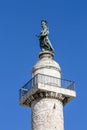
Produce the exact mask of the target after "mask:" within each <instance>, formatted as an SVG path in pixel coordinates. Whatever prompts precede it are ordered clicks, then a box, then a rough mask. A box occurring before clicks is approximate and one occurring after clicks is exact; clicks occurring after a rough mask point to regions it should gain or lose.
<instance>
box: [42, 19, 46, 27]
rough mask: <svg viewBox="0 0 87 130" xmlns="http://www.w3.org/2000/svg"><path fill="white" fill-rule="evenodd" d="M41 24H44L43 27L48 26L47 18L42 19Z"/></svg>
mask: <svg viewBox="0 0 87 130" xmlns="http://www.w3.org/2000/svg"><path fill="white" fill-rule="evenodd" d="M41 26H42V28H45V27H47V21H46V20H41Z"/></svg>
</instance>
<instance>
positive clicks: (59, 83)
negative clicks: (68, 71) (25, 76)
mask: <svg viewBox="0 0 87 130" xmlns="http://www.w3.org/2000/svg"><path fill="white" fill-rule="evenodd" d="M38 83H41V84H43V85H50V86H55V87H61V88H65V89H69V90H75V86H74V84H75V83H74V81H70V80H65V79H60V78H57V77H53V76H49V75H44V74H36V75H35V76H34V77H33V78H32V79H31V80H30V81H28V82H27V83H26V84H25V85H24V86H23V87H22V88H21V89H20V90H19V96H20V97H19V98H21V97H22V96H24V95H25V94H26V93H27V91H28V90H30V89H31V87H35V86H36V85H37V84H38Z"/></svg>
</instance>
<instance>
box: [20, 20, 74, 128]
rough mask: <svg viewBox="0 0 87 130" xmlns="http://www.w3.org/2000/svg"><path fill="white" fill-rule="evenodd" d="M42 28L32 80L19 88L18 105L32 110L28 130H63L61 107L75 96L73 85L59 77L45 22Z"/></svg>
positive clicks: (58, 69) (59, 73)
mask: <svg viewBox="0 0 87 130" xmlns="http://www.w3.org/2000/svg"><path fill="white" fill-rule="evenodd" d="M41 27H42V29H41V32H40V35H39V36H37V37H38V38H39V42H40V48H41V52H40V53H39V60H38V61H37V63H36V64H35V65H34V66H33V69H32V79H31V80H30V81H28V82H27V83H26V84H25V85H24V86H23V87H22V88H21V89H20V99H19V103H20V105H23V106H27V107H31V109H32V116H31V118H32V128H31V130H64V116H63V107H64V106H65V105H66V104H67V103H68V102H69V101H71V100H72V99H73V98H74V97H76V92H75V90H74V82H73V81H69V80H64V79H62V78H61V68H60V66H59V64H58V63H57V62H56V61H55V60H54V49H53V47H52V44H51V42H50V40H49V38H48V34H49V30H48V26H47V21H46V20H42V21H41Z"/></svg>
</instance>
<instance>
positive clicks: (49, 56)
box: [39, 51, 54, 59]
mask: <svg viewBox="0 0 87 130" xmlns="http://www.w3.org/2000/svg"><path fill="white" fill-rule="evenodd" d="M46 57H47V58H51V59H53V58H54V53H52V52H49V51H44V52H41V53H40V54H39V58H40V59H42V58H46Z"/></svg>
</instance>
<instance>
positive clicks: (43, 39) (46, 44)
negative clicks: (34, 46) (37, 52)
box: [39, 20, 54, 53]
mask: <svg viewBox="0 0 87 130" xmlns="http://www.w3.org/2000/svg"><path fill="white" fill-rule="evenodd" d="M41 27H42V30H41V32H40V35H39V41H40V48H41V50H42V51H51V52H52V53H54V49H53V47H52V44H51V42H50V40H49V38H48V34H49V30H48V26H47V21H46V20H42V21H41Z"/></svg>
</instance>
